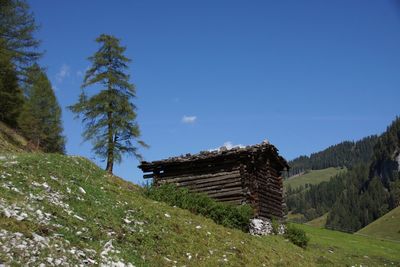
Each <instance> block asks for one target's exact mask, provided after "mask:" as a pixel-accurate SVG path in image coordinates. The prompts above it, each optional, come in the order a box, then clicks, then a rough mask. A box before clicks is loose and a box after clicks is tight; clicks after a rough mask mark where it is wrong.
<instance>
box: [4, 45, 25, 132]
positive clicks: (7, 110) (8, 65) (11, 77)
mask: <svg viewBox="0 0 400 267" xmlns="http://www.w3.org/2000/svg"><path fill="white" fill-rule="evenodd" d="M0 54H1V56H0V121H3V122H5V123H7V124H8V125H9V126H11V127H14V128H15V127H16V126H17V118H18V115H19V113H20V112H21V107H22V105H23V103H24V96H23V92H22V90H21V89H20V87H19V85H18V77H17V72H16V70H15V67H14V65H13V64H12V61H11V56H10V55H9V53H7V50H5V48H4V42H3V41H2V39H0Z"/></svg>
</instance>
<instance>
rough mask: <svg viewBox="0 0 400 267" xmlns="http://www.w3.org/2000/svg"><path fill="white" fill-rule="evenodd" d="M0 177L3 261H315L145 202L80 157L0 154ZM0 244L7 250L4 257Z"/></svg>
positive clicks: (275, 240)
mask: <svg viewBox="0 0 400 267" xmlns="http://www.w3.org/2000/svg"><path fill="white" fill-rule="evenodd" d="M0 177H1V179H0V196H1V197H0V211H1V216H0V229H1V230H0V242H1V246H0V261H2V262H8V263H11V262H12V263H15V264H16V265H20V264H23V263H24V264H25V263H28V262H30V261H33V262H32V264H33V265H38V264H39V263H47V264H48V262H53V263H54V262H56V261H57V262H58V263H59V262H69V263H70V264H75V263H78V262H83V261H85V262H89V263H90V262H97V263H101V262H102V263H106V264H110V262H118V261H121V262H125V263H128V262H131V263H133V264H135V265H137V266H146V265H149V266H173V265H179V266H182V265H189V266H219V265H224V266H225V265H226V266H262V265H263V264H266V265H274V264H282V265H285V266H286V265H297V264H303V265H307V264H308V263H309V262H313V258H312V255H311V253H305V252H304V251H303V250H302V249H300V248H298V247H296V246H294V245H292V244H291V243H288V242H286V241H285V240H284V239H283V238H281V237H271V238H257V237H252V236H250V235H248V234H245V233H243V232H241V231H238V230H233V229H227V228H224V227H221V226H219V225H216V224H215V223H213V222H212V221H211V220H208V219H205V218H203V217H200V216H195V215H193V214H191V213H190V212H188V211H185V210H181V209H178V208H173V207H170V206H168V205H166V204H163V203H158V202H155V201H152V200H149V199H146V198H145V197H143V195H142V194H141V192H140V189H139V188H138V187H136V186H134V185H132V184H130V183H127V182H125V181H123V180H121V179H119V178H117V177H114V176H110V175H107V174H106V173H105V172H104V171H102V170H101V169H99V168H98V167H96V166H95V165H94V164H92V163H91V162H90V161H88V160H86V159H84V158H80V157H67V156H61V155H53V154H38V153H20V154H2V156H1V161H0ZM5 244H7V246H6V247H7V248H8V249H10V251H6V250H4V247H5V246H4V245H5ZM40 248H44V249H42V250H40ZM22 251H25V253H22ZM13 259H14V261H13Z"/></svg>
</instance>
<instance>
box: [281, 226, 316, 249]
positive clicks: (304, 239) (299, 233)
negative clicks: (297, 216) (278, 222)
mask: <svg viewBox="0 0 400 267" xmlns="http://www.w3.org/2000/svg"><path fill="white" fill-rule="evenodd" d="M285 238H287V239H289V240H290V242H292V243H293V244H295V245H297V246H299V247H302V248H306V247H307V244H308V241H310V238H309V237H308V236H307V235H306V232H305V231H304V230H302V229H299V228H297V227H295V226H293V225H291V224H289V225H287V227H286V231H285Z"/></svg>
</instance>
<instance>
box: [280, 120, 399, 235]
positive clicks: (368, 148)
mask: <svg viewBox="0 0 400 267" xmlns="http://www.w3.org/2000/svg"><path fill="white" fill-rule="evenodd" d="M335 156H336V157H337V160H336V163H335V160H334V159H333V158H334V157H335ZM399 157H400V118H398V117H397V118H396V119H395V120H394V121H393V123H392V124H391V125H390V126H389V127H388V128H387V130H386V131H385V132H384V133H383V134H382V135H380V136H379V137H376V136H370V137H367V138H364V139H362V140H360V141H358V142H355V143H354V145H353V146H350V144H349V143H348V142H344V143H341V144H338V145H336V146H332V147H330V148H328V149H326V150H324V151H322V152H319V153H315V154H313V155H311V156H310V157H299V158H297V159H295V160H294V161H293V162H289V165H290V164H293V165H294V166H295V167H294V169H295V170H298V171H301V169H302V168H306V169H307V168H319V167H327V166H329V165H330V164H343V165H344V166H346V164H347V166H346V167H347V168H348V171H347V172H345V173H341V174H339V175H337V176H335V177H333V178H331V179H330V180H329V181H327V182H321V183H320V184H317V185H310V186H309V187H308V190H298V189H296V190H290V191H288V192H287V206H288V209H289V211H292V212H294V213H301V214H303V215H304V216H305V218H306V219H307V220H312V219H314V218H317V217H319V216H321V215H322V214H324V213H326V212H329V216H328V218H327V223H326V226H327V227H329V228H330V229H337V230H342V231H348V232H355V231H357V230H359V229H361V228H362V227H364V226H366V225H368V224H369V223H371V222H372V221H374V220H376V219H378V218H379V217H381V216H383V215H384V214H386V213H387V212H388V211H390V210H391V209H394V208H396V207H397V206H399V204H400V162H399ZM325 160H326V161H325ZM296 179H297V178H296Z"/></svg>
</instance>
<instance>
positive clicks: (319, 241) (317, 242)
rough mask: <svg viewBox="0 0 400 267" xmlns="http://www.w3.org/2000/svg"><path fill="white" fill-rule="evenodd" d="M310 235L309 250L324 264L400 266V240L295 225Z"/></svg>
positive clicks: (319, 262)
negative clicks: (394, 240) (398, 241)
mask: <svg viewBox="0 0 400 267" xmlns="http://www.w3.org/2000/svg"><path fill="white" fill-rule="evenodd" d="M296 226H297V227H298V228H301V229H303V230H305V231H306V233H307V235H308V236H309V237H310V242H309V244H308V247H307V250H308V251H312V252H313V253H314V255H315V256H316V261H317V263H318V264H320V265H323V266H360V265H362V266H400V243H395V242H390V241H385V240H377V239H375V238H371V237H365V236H359V235H356V234H346V233H342V232H337V231H331V230H327V229H322V228H316V227H312V226H308V225H304V224H296Z"/></svg>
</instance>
